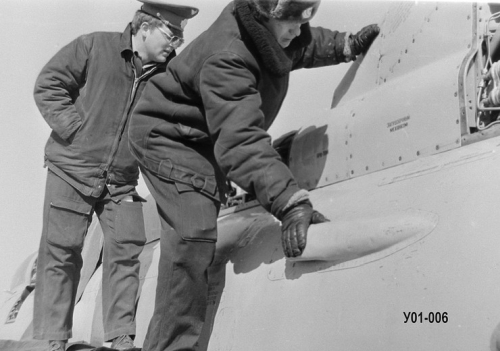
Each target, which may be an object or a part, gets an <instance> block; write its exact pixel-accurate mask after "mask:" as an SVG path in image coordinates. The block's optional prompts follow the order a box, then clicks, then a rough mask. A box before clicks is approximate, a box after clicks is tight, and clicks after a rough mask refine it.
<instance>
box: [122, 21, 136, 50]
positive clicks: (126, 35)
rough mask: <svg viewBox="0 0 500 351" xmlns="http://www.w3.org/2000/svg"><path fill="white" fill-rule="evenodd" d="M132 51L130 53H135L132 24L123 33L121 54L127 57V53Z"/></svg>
mask: <svg viewBox="0 0 500 351" xmlns="http://www.w3.org/2000/svg"><path fill="white" fill-rule="evenodd" d="M126 51H130V53H133V51H132V27H131V25H130V23H129V24H128V26H127V28H125V31H124V32H123V33H122V35H121V38H120V52H121V53H122V56H125V57H126V54H125V52H126Z"/></svg>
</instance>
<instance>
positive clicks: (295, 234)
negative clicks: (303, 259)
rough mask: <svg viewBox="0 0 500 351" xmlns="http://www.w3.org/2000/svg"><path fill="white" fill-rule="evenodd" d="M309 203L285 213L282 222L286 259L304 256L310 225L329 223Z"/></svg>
mask: <svg viewBox="0 0 500 351" xmlns="http://www.w3.org/2000/svg"><path fill="white" fill-rule="evenodd" d="M329 221H330V220H329V219H327V218H326V217H325V216H323V215H322V214H321V213H319V212H318V211H315V210H313V208H312V205H311V203H310V202H309V201H307V202H302V203H298V204H297V205H295V206H293V207H291V208H290V209H288V210H287V211H286V212H285V215H284V216H283V218H282V220H281V244H282V245H283V252H284V253H285V256H286V257H297V256H300V255H302V252H303V251H304V249H305V247H306V241H307V229H308V228H309V225H310V224H317V223H323V222H329Z"/></svg>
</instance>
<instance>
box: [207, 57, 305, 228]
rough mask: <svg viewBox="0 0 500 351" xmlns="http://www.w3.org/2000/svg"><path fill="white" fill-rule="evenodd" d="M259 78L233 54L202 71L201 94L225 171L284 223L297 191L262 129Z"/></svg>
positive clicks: (213, 59)
mask: <svg viewBox="0 0 500 351" xmlns="http://www.w3.org/2000/svg"><path fill="white" fill-rule="evenodd" d="M255 69H256V68H255ZM256 74H258V73H257V69H256V71H255V72H252V71H251V70H250V69H249V67H248V65H247V64H246V62H245V61H244V60H243V59H242V58H240V57H239V56H237V55H235V54H232V53H220V54H217V55H214V56H212V57H210V58H209V59H208V60H206V61H205V63H204V65H203V67H202V69H201V71H200V93H201V97H202V100H203V105H204V107H205V113H206V119H207V125H208V131H209V134H210V136H211V138H212V141H213V143H214V145H215V146H214V153H215V157H216V160H217V162H218V164H219V166H220V167H221V169H222V171H223V172H224V173H225V174H226V176H227V177H228V178H229V179H230V180H232V181H234V182H235V183H236V184H238V185H239V186H240V187H241V188H243V189H244V190H245V191H248V192H250V193H253V194H255V195H256V197H257V199H258V201H259V202H260V204H261V205H262V206H263V207H264V208H265V209H266V210H267V211H269V212H271V213H272V214H273V215H274V216H276V217H277V218H281V211H282V210H283V208H284V207H285V206H286V204H287V202H288V201H289V199H290V198H291V196H292V195H293V194H294V193H296V192H297V191H298V190H299V187H298V185H297V182H296V181H295V179H294V177H293V175H292V174H291V172H290V170H289V169H288V167H287V166H286V165H285V164H284V163H283V162H282V161H281V160H280V157H279V155H278V153H277V152H276V151H275V150H274V149H273V147H272V146H271V138H270V136H269V134H268V133H267V132H266V131H265V129H264V128H265V127H264V114H263V112H262V111H261V109H260V106H261V96H260V93H259V91H258V90H257V79H256Z"/></svg>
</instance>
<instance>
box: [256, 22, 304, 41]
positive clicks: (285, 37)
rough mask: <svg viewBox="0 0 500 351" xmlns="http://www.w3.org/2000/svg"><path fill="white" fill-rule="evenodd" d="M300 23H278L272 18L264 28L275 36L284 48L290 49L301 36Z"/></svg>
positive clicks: (265, 23)
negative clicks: (292, 43)
mask: <svg viewBox="0 0 500 351" xmlns="http://www.w3.org/2000/svg"><path fill="white" fill-rule="evenodd" d="M301 25H302V24H301V23H300V22H287V21H278V20H276V19H274V18H270V19H269V20H268V21H267V22H264V26H265V27H266V28H267V29H268V30H269V31H270V32H271V33H272V34H273V36H274V37H275V38H276V40H277V41H278V43H279V44H280V46H281V47H282V48H286V47H288V45H290V43H291V42H292V40H293V39H295V38H296V37H298V36H299V35H300V26H301Z"/></svg>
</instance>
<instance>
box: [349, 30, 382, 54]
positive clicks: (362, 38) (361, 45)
mask: <svg viewBox="0 0 500 351" xmlns="http://www.w3.org/2000/svg"><path fill="white" fill-rule="evenodd" d="M379 32H380V28H379V26H378V25H377V24H370V25H368V26H366V27H363V28H362V29H361V30H360V31H359V32H357V33H356V34H354V35H352V36H351V45H350V47H351V53H352V54H353V55H359V54H361V53H362V52H365V51H366V50H367V49H368V47H369V46H370V44H371V43H372V41H373V40H374V39H375V38H376V37H377V35H378V33H379Z"/></svg>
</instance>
